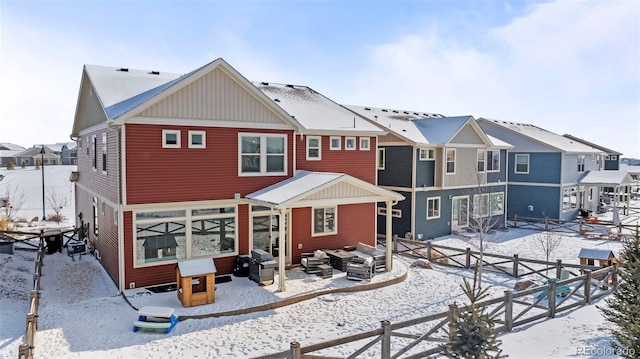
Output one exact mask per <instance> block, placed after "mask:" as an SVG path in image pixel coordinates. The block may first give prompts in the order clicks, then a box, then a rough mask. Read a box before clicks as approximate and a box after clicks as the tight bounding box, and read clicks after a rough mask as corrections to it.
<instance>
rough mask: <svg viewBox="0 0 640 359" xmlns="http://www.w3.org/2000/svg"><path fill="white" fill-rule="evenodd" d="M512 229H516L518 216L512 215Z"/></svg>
mask: <svg viewBox="0 0 640 359" xmlns="http://www.w3.org/2000/svg"><path fill="white" fill-rule="evenodd" d="M513 228H518V215H517V214H514V215H513Z"/></svg>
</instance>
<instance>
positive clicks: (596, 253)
mask: <svg viewBox="0 0 640 359" xmlns="http://www.w3.org/2000/svg"><path fill="white" fill-rule="evenodd" d="M615 257H616V256H614V255H613V252H612V251H610V250H607V249H593V248H581V249H580V253H578V258H592V259H599V260H607V259H612V258H613V259H615Z"/></svg>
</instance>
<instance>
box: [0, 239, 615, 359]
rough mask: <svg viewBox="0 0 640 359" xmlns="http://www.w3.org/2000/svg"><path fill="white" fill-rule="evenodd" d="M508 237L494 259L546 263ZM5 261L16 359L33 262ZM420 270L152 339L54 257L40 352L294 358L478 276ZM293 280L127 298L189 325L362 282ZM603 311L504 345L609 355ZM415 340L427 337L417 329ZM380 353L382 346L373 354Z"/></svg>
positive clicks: (11, 349)
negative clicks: (209, 297)
mask: <svg viewBox="0 0 640 359" xmlns="http://www.w3.org/2000/svg"><path fill="white" fill-rule="evenodd" d="M507 234H508V235H509V239H506V240H502V241H501V242H500V243H498V244H494V245H493V246H492V247H491V250H492V252H495V253H505V254H506V253H511V254H513V251H512V250H511V249H521V250H522V251H521V252H520V253H525V252H526V254H528V255H529V254H530V256H533V257H535V258H541V256H542V253H541V252H540V251H539V250H538V251H536V250H535V249H533V248H532V247H531V241H532V235H529V234H528V233H527V232H525V231H521V230H513V231H509V232H508V233H507ZM516 235H521V236H520V237H517V236H516ZM436 242H438V243H443V244H445V243H446V244H447V245H451V246H456V247H459V248H465V247H466V246H467V245H468V244H467V243H466V242H465V241H463V240H460V239H456V238H453V237H450V238H446V239H440V240H437V241H436ZM563 244H564V245H563V247H562V248H561V249H558V251H557V253H554V254H557V255H554V258H556V257H557V258H562V259H563V260H565V261H566V262H571V261H572V260H575V257H576V255H577V253H578V251H579V249H580V248H581V247H585V246H588V247H598V248H609V249H612V250H614V252H615V253H617V251H618V250H619V248H620V243H618V242H608V241H603V240H598V241H593V240H584V239H578V238H571V237H566V238H565V241H564V242H563ZM529 248H530V250H529ZM521 256H523V257H524V255H521ZM542 257H543V256H542ZM7 258H11V260H10V261H9V262H8V263H7V264H6V265H5V268H6V269H10V270H6V269H3V271H2V273H3V277H2V296H1V297H2V298H1V299H0V305H1V307H0V308H1V313H2V326H1V327H0V357H15V356H16V355H17V348H18V345H19V344H20V343H21V342H22V341H23V339H24V337H23V335H24V327H25V324H24V323H25V314H26V311H27V305H26V301H27V296H28V292H29V289H30V288H29V287H30V285H31V275H30V273H31V272H32V270H33V266H34V262H33V261H34V258H35V253H33V252H27V251H23V250H17V251H16V252H15V253H14V254H13V255H7V254H3V255H0V261H7ZM413 261H414V260H413V259H408V258H405V257H400V256H394V269H393V270H392V271H391V272H389V273H382V274H378V275H376V276H375V277H374V280H373V281H381V280H385V279H390V278H394V277H398V276H400V275H402V274H403V273H405V271H406V272H408V273H407V274H408V278H407V280H405V281H404V282H402V283H399V284H395V285H392V286H388V287H384V288H380V289H375V290H370V291H361V292H353V293H336V294H327V295H323V296H320V297H317V298H313V299H309V300H306V301H303V302H300V303H297V304H293V305H290V306H286V307H282V308H277V309H273V310H267V311H262V312H257V313H251V314H244V315H237V316H227V317H220V318H207V319H188V320H184V321H181V322H179V323H178V324H177V325H176V326H175V328H174V329H173V331H172V332H171V333H169V334H160V333H158V334H156V333H140V332H138V333H134V332H133V331H132V327H131V324H132V322H133V321H134V320H136V311H135V310H134V309H133V308H131V307H130V306H129V305H128V304H127V303H126V301H125V300H124V299H123V298H122V297H121V296H120V295H119V293H118V290H117V288H116V286H115V285H114V284H113V282H112V281H111V279H110V278H109V277H108V276H107V275H106V273H105V271H104V270H103V269H102V267H101V266H100V264H99V262H98V261H97V260H96V259H95V258H93V257H91V256H88V255H85V256H83V257H82V259H80V258H78V256H77V255H76V256H75V258H72V257H69V256H67V255H66V254H65V253H55V254H51V255H46V256H45V258H44V263H45V267H44V269H43V271H44V272H43V274H44V277H43V279H42V280H43V281H42V295H41V301H40V313H39V314H40V317H39V326H38V332H37V334H36V348H35V354H36V355H37V356H38V357H42V358H85V357H91V358H130V357H134V356H135V357H137V358H159V357H162V358H184V357H202V358H248V357H254V356H258V355H263V354H269V353H274V352H279V351H283V350H286V349H288V347H289V345H290V342H292V341H298V342H300V343H301V345H302V346H306V345H310V344H315V343H319V342H323V341H326V340H330V339H335V338H339V337H342V336H344V335H349V334H355V333H359V332H363V331H367V330H371V329H376V328H379V327H380V322H381V321H382V320H389V321H390V322H391V323H397V322H401V321H406V320H409V319H412V318H416V317H420V316H425V315H429V314H434V313H439V312H442V311H446V310H447V308H448V305H449V304H452V303H453V302H457V303H458V304H463V303H465V297H464V295H463V293H462V291H461V290H460V287H459V286H460V284H461V283H462V278H471V277H472V275H473V273H472V272H471V271H469V270H463V269H455V268H450V267H445V266H441V265H437V264H434V269H433V270H428V269H423V268H416V267H410V265H411V263H413ZM276 273H277V272H276ZM287 277H288V280H287V291H286V292H285V293H279V292H278V291H277V285H276V284H272V285H269V286H263V287H261V286H258V285H257V284H256V283H254V282H252V281H250V280H249V279H247V278H242V277H232V281H231V282H227V283H221V284H217V285H216V287H217V290H216V302H215V303H213V304H209V305H203V306H197V307H191V308H183V307H182V306H181V304H180V302H179V301H178V299H177V296H176V293H175V291H173V292H166V293H152V292H150V291H148V290H145V289H135V290H127V291H125V295H126V296H127V298H128V299H129V300H130V301H131V303H132V304H133V305H134V306H135V307H138V308H139V307H141V306H145V305H155V306H168V307H172V308H175V310H176V312H177V314H179V315H183V316H184V315H194V314H203V313H215V312H221V311H225V310H230V309H238V308H246V307H250V306H253V305H258V304H263V303H270V302H273V301H277V300H280V299H282V298H285V297H289V296H292V295H299V294H305V293H309V292H313V291H318V290H323V289H327V288H337V287H344V286H352V285H359V284H361V283H363V282H355V281H350V280H348V279H346V278H344V273H342V272H340V271H337V270H336V271H334V276H333V278H330V279H321V278H320V277H317V276H315V275H308V274H306V273H304V272H302V271H301V270H300V269H292V270H290V271H288V272H287ZM483 278H484V281H485V283H486V284H489V285H491V286H492V288H491V293H492V294H491V295H492V297H496V296H502V295H503V292H504V290H507V289H508V290H510V289H512V288H513V285H514V283H515V282H516V280H515V279H513V278H509V277H507V276H503V275H500V274H497V273H493V272H489V271H486V272H485V273H484V276H483ZM276 281H277V275H276ZM5 293H13V294H12V295H5ZM603 304H604V301H602V300H601V301H597V302H596V303H594V304H593V305H590V306H587V307H584V308H580V309H577V310H572V311H569V312H563V313H560V314H559V315H558V318H556V319H549V320H545V321H542V322H541V323H540V324H535V325H526V326H523V327H517V328H515V330H514V332H513V333H510V334H507V335H503V336H501V339H502V340H503V342H504V343H503V346H502V347H503V350H504V353H505V354H509V355H510V357H511V358H565V357H576V356H577V357H580V356H581V355H577V353H580V352H579V350H583V352H582V353H586V350H592V353H595V352H596V351H598V352H599V353H601V354H602V353H606V352H605V351H606V350H608V349H607V348H608V342H609V341H610V340H611V339H612V337H611V336H610V335H609V334H608V333H607V332H605V331H602V330H600V329H599V328H600V327H601V326H602V325H603V323H604V321H603V319H602V317H601V315H600V314H599V312H598V310H597V309H596V308H595V305H603ZM412 330H414V331H418V332H419V328H414V329H412ZM354 348H357V347H356V346H354V345H351V346H346V347H340V348H336V349H331V350H326V351H323V352H321V354H324V355H347V354H348V353H349V350H350V352H353V350H354ZM378 348H379V346H375V347H374V353H375V352H377V350H378ZM363 357H371V356H367V355H366V354H365V355H363ZM373 357H375V356H373ZM585 357H592V358H600V357H604V358H615V357H616V356H612V355H611V356H607V355H605V356H593V355H585Z"/></svg>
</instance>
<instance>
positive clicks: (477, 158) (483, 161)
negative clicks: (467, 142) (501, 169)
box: [476, 148, 487, 172]
mask: <svg viewBox="0 0 640 359" xmlns="http://www.w3.org/2000/svg"><path fill="white" fill-rule="evenodd" d="M480 152H483V154H482V159H480V156H479V155H480ZM480 162H482V164H483V166H482V167H483V169H482V171H480V170H479V169H478V168H477V167H480V166H478V165H479V164H480ZM476 170H478V172H487V150H486V149H485V148H478V149H476Z"/></svg>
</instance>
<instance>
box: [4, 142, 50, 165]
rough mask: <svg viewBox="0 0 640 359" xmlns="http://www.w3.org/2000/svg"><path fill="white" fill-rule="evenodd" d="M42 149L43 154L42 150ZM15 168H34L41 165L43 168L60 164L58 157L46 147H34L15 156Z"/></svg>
mask: <svg viewBox="0 0 640 359" xmlns="http://www.w3.org/2000/svg"><path fill="white" fill-rule="evenodd" d="M43 149H44V153H43V152H42V150H43ZM14 158H15V165H16V166H35V165H36V164H38V163H42V164H44V165H45V166H53V165H59V164H61V161H60V156H59V155H57V154H55V153H53V151H52V150H51V149H49V148H48V147H47V146H46V145H34V146H33V147H31V148H27V149H25V150H23V151H20V152H19V153H16V155H15V157H14Z"/></svg>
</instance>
